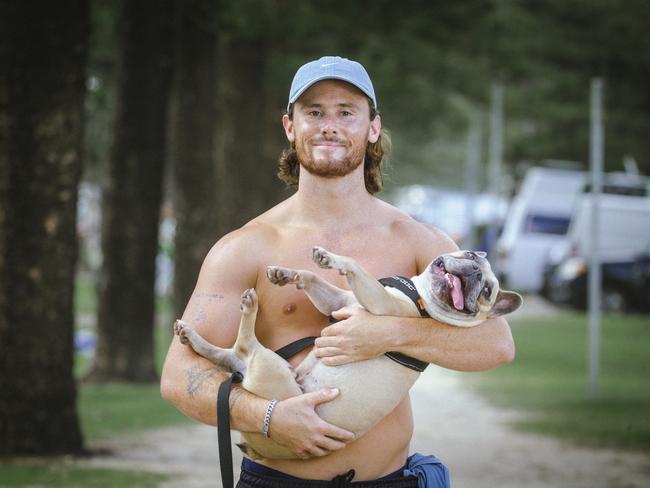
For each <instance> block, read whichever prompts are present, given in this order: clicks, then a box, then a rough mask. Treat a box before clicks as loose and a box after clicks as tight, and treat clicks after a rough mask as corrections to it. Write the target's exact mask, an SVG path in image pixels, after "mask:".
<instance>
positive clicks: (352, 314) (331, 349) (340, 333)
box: [314, 306, 392, 366]
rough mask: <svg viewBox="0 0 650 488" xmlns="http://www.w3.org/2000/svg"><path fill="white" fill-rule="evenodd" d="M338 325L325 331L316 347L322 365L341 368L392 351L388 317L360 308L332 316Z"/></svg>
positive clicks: (316, 342)
mask: <svg viewBox="0 0 650 488" xmlns="http://www.w3.org/2000/svg"><path fill="white" fill-rule="evenodd" d="M332 316H333V317H334V318H335V319H338V320H341V322H337V323H336V324H332V325H330V326H329V327H325V328H324V329H323V330H322V331H321V337H319V338H317V339H316V341H315V343H314V345H315V349H314V352H315V354H316V357H319V358H322V362H323V364H326V365H328V366H338V365H340V364H346V363H352V362H354V361H362V360H364V359H371V358H374V357H377V356H381V355H382V354H384V353H385V352H387V351H389V350H390V346H389V344H390V342H389V340H390V337H391V332H392V330H391V328H390V324H389V322H388V321H387V320H383V319H385V317H383V316H379V315H372V314H371V313H370V312H368V311H367V310H366V309H364V308H362V307H359V306H352V307H344V308H342V309H340V310H337V311H336V312H332Z"/></svg>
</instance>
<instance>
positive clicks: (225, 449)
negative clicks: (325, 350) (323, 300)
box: [217, 336, 316, 488]
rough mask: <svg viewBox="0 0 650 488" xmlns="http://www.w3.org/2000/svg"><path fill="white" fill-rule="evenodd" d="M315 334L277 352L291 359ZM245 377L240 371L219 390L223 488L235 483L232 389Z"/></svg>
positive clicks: (310, 342) (221, 385)
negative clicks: (231, 434) (231, 407)
mask: <svg viewBox="0 0 650 488" xmlns="http://www.w3.org/2000/svg"><path fill="white" fill-rule="evenodd" d="M315 340H316V337H315V336H312V337H303V338H302V339H298V340H297V341H294V342H292V343H291V344H287V345H286V346H284V347H281V348H280V349H278V350H277V351H275V353H276V354H277V355H278V356H280V357H281V358H282V359H285V360H287V359H289V358H290V357H291V356H294V355H296V354H298V353H299V352H300V351H302V350H303V349H306V348H307V347H309V346H311V345H313V344H314V341H315ZM243 379H244V377H243V376H242V374H241V373H240V372H238V371H236V372H234V373H233V374H231V375H230V378H228V379H227V380H226V381H224V382H223V383H221V384H220V385H219V390H218V391H217V441H218V444H219V466H220V468H221V483H222V484H223V488H232V487H233V486H234V483H235V478H234V474H233V472H234V471H233V465H232V447H231V444H230V389H231V388H232V384H233V383H241V382H242V380H243Z"/></svg>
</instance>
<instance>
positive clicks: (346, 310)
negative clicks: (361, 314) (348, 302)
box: [332, 307, 353, 320]
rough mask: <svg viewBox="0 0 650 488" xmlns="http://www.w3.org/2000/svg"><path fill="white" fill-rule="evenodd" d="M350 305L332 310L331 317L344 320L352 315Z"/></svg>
mask: <svg viewBox="0 0 650 488" xmlns="http://www.w3.org/2000/svg"><path fill="white" fill-rule="evenodd" d="M352 310H353V309H352V307H343V308H340V309H338V310H334V311H333V312H332V317H334V318H335V319H338V320H345V319H347V318H350V317H351V316H352Z"/></svg>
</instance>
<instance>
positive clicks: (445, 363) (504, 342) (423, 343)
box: [382, 317, 515, 371]
mask: <svg viewBox="0 0 650 488" xmlns="http://www.w3.org/2000/svg"><path fill="white" fill-rule="evenodd" d="M382 319H386V317H382ZM390 319H393V320H394V323H393V327H392V334H391V337H390V338H389V339H388V341H389V342H390V343H391V344H393V345H395V346H396V347H395V350H396V351H398V352H401V353H403V354H406V355H408V356H412V357H414V358H417V359H419V360H421V361H426V362H428V363H433V364H437V365H438V366H442V367H444V368H448V369H453V370H457V371H484V370H487V369H491V368H494V367H497V366H499V365H501V364H505V363H509V362H511V361H512V360H513V359H514V353H515V347H514V341H513V339H512V334H511V332H510V327H509V326H508V323H507V322H506V321H505V319H503V318H497V319H491V320H487V321H485V322H484V323H483V324H480V325H477V326H476V327H470V328H464V327H453V326H450V325H447V324H443V323H440V322H438V321H436V320H434V319H422V318H410V317H391V318H390Z"/></svg>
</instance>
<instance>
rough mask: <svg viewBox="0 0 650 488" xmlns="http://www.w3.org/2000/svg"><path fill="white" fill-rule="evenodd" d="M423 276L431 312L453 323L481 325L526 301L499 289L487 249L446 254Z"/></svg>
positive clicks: (422, 292) (441, 319) (421, 283)
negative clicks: (488, 258)
mask: <svg viewBox="0 0 650 488" xmlns="http://www.w3.org/2000/svg"><path fill="white" fill-rule="evenodd" d="M420 277H421V278H423V279H422V280H421V281H420V285H421V286H422V287H423V288H424V290H420V293H421V294H422V295H423V296H422V298H423V299H424V304H425V308H426V309H427V312H428V313H429V315H431V317H433V318H435V319H437V320H440V321H441V322H446V323H449V324H452V325H459V326H464V327H470V326H473V325H478V324H479V323H481V322H483V321H484V320H485V319H487V318H492V317H498V316H500V315H505V314H507V313H510V312H513V311H515V310H517V309H518V308H519V307H520V306H521V304H522V298H521V296H520V295H519V294H518V293H515V292H512V291H506V290H500V289H499V281H498V280H497V278H496V276H494V273H493V272H492V268H491V267H490V263H489V262H488V260H487V259H486V254H485V253H484V252H477V251H456V252H453V253H449V254H443V255H441V256H438V257H437V258H436V259H434V260H433V261H432V262H431V264H430V265H429V266H428V267H427V269H426V270H425V272H424V273H422V274H421V275H420Z"/></svg>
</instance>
